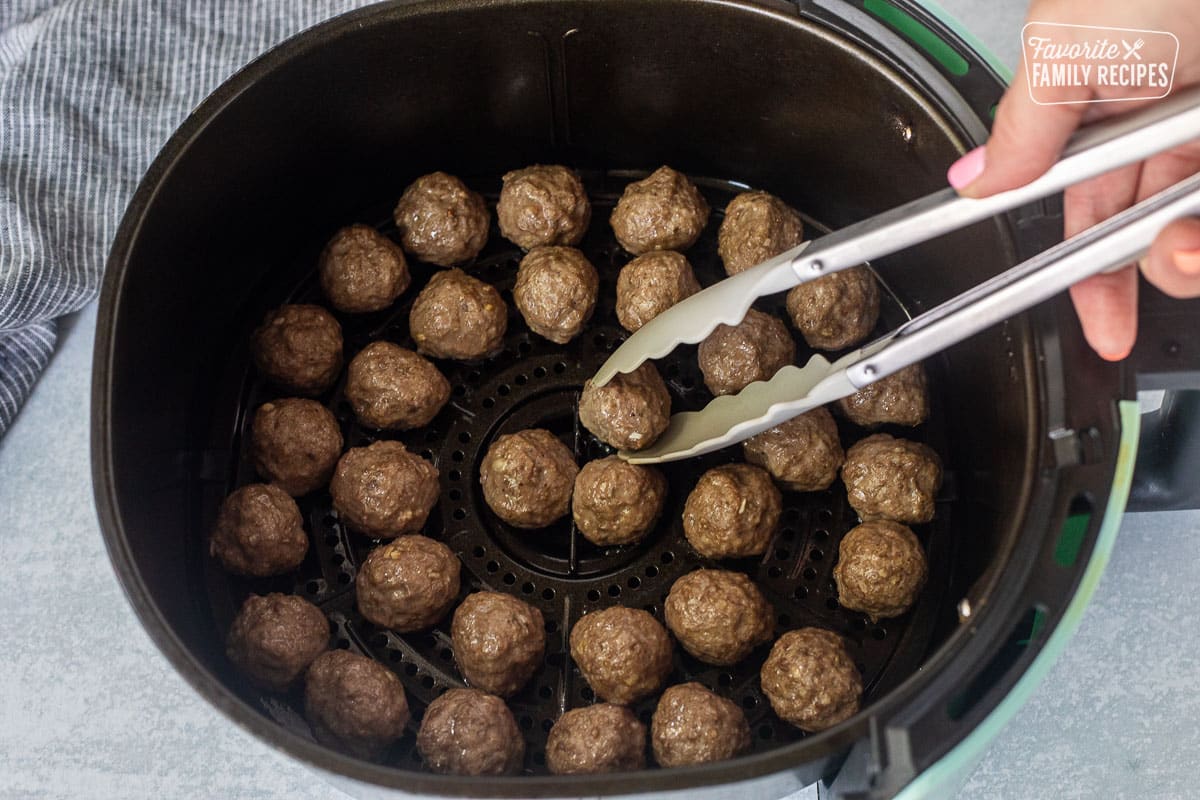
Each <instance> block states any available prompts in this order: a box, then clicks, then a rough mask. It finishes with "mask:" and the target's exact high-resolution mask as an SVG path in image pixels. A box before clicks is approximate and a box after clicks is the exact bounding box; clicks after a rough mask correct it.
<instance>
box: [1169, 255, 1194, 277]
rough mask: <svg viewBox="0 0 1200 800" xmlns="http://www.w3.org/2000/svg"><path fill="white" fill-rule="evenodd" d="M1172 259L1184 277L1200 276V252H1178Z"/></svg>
mask: <svg viewBox="0 0 1200 800" xmlns="http://www.w3.org/2000/svg"><path fill="white" fill-rule="evenodd" d="M1171 259H1172V260H1173V261H1174V262H1175V266H1176V267H1178V269H1179V271H1180V272H1182V273H1183V274H1184V275H1200V250H1176V251H1175V252H1174V253H1172V254H1171Z"/></svg>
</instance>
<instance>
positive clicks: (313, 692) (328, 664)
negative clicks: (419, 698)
mask: <svg viewBox="0 0 1200 800" xmlns="http://www.w3.org/2000/svg"><path fill="white" fill-rule="evenodd" d="M304 713H305V716H307V717H308V721H309V723H310V724H311V725H312V728H313V733H314V734H315V735H316V737H317V739H318V740H319V741H322V742H324V743H325V744H328V745H330V746H332V747H337V748H339V749H341V750H344V751H346V752H348V753H351V754H353V755H356V756H359V757H360V758H378V757H379V755H380V754H382V752H383V750H384V749H385V748H386V747H387V746H388V745H389V744H391V743H392V742H394V741H395V740H396V739H399V738H400V737H401V736H403V735H404V726H405V725H406V724H408V698H406V697H405V696H404V686H403V685H402V684H401V683H400V679H399V678H397V677H396V675H395V673H393V672H392V671H391V670H389V669H387V668H386V667H384V666H383V665H381V664H377V663H375V662H374V661H372V660H371V659H369V658H367V657H366V656H360V655H358V654H357V653H351V652H349V651H348V650H330V651H329V652H327V653H322V654H321V655H319V656H317V659H316V660H315V661H313V663H312V666H310V667H309V668H308V673H307V674H306V675H305V679H304Z"/></svg>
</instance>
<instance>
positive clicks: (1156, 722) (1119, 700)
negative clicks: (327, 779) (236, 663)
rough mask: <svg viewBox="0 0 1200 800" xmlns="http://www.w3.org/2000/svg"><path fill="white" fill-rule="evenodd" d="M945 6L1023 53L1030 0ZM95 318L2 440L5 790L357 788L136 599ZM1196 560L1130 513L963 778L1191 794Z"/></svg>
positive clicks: (977, 797) (75, 793)
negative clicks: (124, 590) (107, 534)
mask: <svg viewBox="0 0 1200 800" xmlns="http://www.w3.org/2000/svg"><path fill="white" fill-rule="evenodd" d="M944 5H945V6H946V7H947V8H948V9H949V10H950V11H952V12H953V13H956V14H957V15H959V16H960V17H961V18H962V19H964V20H966V21H967V22H968V24H969V26H970V27H971V28H972V29H973V30H975V31H976V32H977V33H978V34H979V35H980V36H981V38H983V39H984V41H985V42H986V43H988V44H989V46H991V47H992V48H993V49H994V50H995V51H996V52H998V53H999V54H1000V55H1001V56H1003V57H1004V58H1005V59H1006V60H1008V61H1010V62H1011V61H1013V60H1014V59H1015V58H1016V57H1017V53H1018V52H1019V51H1018V49H1017V45H1016V35H1017V30H1018V29H1019V26H1020V20H1021V16H1022V11H1021V8H1020V5H1021V4H1019V3H1014V2H1004V3H996V2H994V0H993V2H980V1H979V0H971V1H970V2H968V0H953V2H952V1H951V0H946V2H945V3H944ZM94 322H95V310H94V308H89V309H88V310H87V311H85V312H84V313H83V314H82V315H80V316H79V317H78V318H76V319H74V320H72V321H71V322H69V323H68V324H67V325H64V327H63V332H62V337H61V342H62V350H61V352H59V353H58V354H57V355H56V356H55V358H54V360H53V361H52V363H51V365H50V369H49V371H48V372H47V374H46V376H45V377H44V378H43V380H42V382H41V383H40V384H39V385H38V387H37V389H36V390H35V393H34V396H33V398H32V401H31V402H30V403H29V406H28V407H27V408H26V409H25V410H24V411H23V412H22V413H21V415H20V416H19V417H18V419H17V422H16V424H15V425H14V427H13V429H12V430H11V431H10V433H9V434H8V435H7V436H6V437H5V438H4V439H2V440H0V515H2V516H0V518H2V519H3V521H4V523H5V530H3V531H0V564H2V565H3V569H0V643H2V646H0V675H3V680H0V798H2V799H3V800H11V799H14V798H89V799H90V798H96V800H100V799H101V798H103V799H104V800H109V799H111V798H139V799H140V798H156V799H157V798H174V797H190V798H264V799H265V798H271V799H274V798H279V799H280V800H283V798H287V799H288V800H304V799H305V798H332V799H333V800H336V799H337V798H344V797H345V796H346V795H344V794H342V793H341V792H339V791H337V790H335V789H332V788H330V787H328V786H326V785H325V784H324V783H322V782H321V781H320V780H319V779H317V778H316V777H314V776H313V775H312V774H310V773H309V772H308V771H307V770H306V769H305V768H304V767H302V766H301V765H299V764H296V763H294V762H292V761H290V760H288V759H286V758H284V757H283V756H281V755H279V754H277V753H276V752H274V751H273V750H271V749H270V748H268V747H266V746H265V745H263V744H261V743H260V742H258V740H256V739H254V738H252V737H250V736H249V735H248V734H245V733H243V732H242V731H241V730H240V729H237V728H235V727H233V726H232V725H230V724H229V723H228V722H227V721H226V720H225V718H224V717H223V716H221V715H220V714H218V713H217V712H216V711H215V710H213V709H211V708H210V707H209V706H208V705H207V703H205V702H204V701H202V700H201V699H200V698H199V697H198V696H197V695H196V694H195V693H194V692H193V691H192V690H191V689H190V688H189V687H188V686H187V685H186V684H185V683H184V682H183V680H182V679H181V678H179V677H178V676H177V675H176V674H175V673H174V671H173V670H172V668H171V667H170V666H169V665H168V664H167V663H166V661H165V660H164V659H163V658H162V656H160V655H159V653H158V651H157V650H156V649H155V648H154V646H153V645H152V644H151V643H150V641H149V639H148V638H147V637H146V635H145V634H144V633H143V632H142V629H141V627H140V626H139V624H138V622H137V621H136V619H135V618H134V616H133V613H132V611H131V610H130V609H129V607H128V605H127V604H126V602H125V599H124V597H123V596H122V594H121V591H120V589H119V588H118V586H117V583H116V580H115V578H114V577H113V574H112V570H111V568H110V567H109V565H108V559H107V556H106V554H105V552H104V547H103V544H102V541H101V538H100V533H99V530H98V528H97V523H96V518H95V512H94V510H93V506H92V495H91V482H90V471H89V464H88V438H87V436H88V422H87V414H88V400H89V398H88V394H89V388H90V384H89V379H90V360H91V343H92V328H93V326H94ZM1197 564H1200V513H1195V512H1179V513H1171V514H1154V515H1142V516H1136V517H1129V518H1127V519H1126V521H1125V524H1124V526H1123V528H1122V532H1121V535H1120V538H1119V540H1118V543H1117V547H1116V552H1115V553H1114V557H1113V560H1112V564H1111V566H1110V567H1109V570H1108V573H1107V574H1106V576H1105V578H1104V580H1103V581H1102V583H1101V585H1100V587H1099V590H1098V592H1097V595H1096V598H1095V600H1094V602H1093V604H1092V606H1091V608H1090V609H1089V610H1088V612H1087V614H1086V616H1085V618H1084V621H1083V624H1082V626H1081V628H1080V631H1079V633H1078V635H1077V636H1076V637H1075V639H1074V640H1073V641H1072V642H1071V644H1070V645H1069V647H1068V649H1067V651H1066V653H1065V654H1064V657H1063V658H1062V660H1061V661H1060V662H1059V664H1058V665H1056V667H1055V668H1054V670H1053V671H1052V673H1051V674H1050V676H1049V678H1048V679H1047V681H1046V682H1045V683H1044V684H1043V685H1042V687H1041V688H1040V689H1039V690H1038V692H1037V693H1036V694H1035V695H1034V697H1033V699H1032V700H1031V701H1030V703H1029V704H1028V705H1027V706H1026V708H1025V709H1024V710H1023V711H1021V712H1020V713H1019V714H1018V715H1017V717H1016V719H1015V720H1014V721H1013V723H1012V724H1011V725H1010V726H1009V727H1008V728H1007V729H1006V730H1005V731H1004V733H1003V734H1001V736H1000V737H999V739H998V740H997V741H996V743H995V745H994V746H993V747H992V748H991V750H990V751H989V753H988V755H987V756H986V757H985V758H984V760H983V762H982V763H981V764H980V766H979V768H978V769H977V770H976V772H975V774H974V775H973V776H972V778H971V779H970V781H969V783H968V784H967V785H966V787H965V789H964V791H963V792H962V794H961V796H962V797H964V798H972V800H993V799H995V800H1001V799H1004V800H1007V799H1008V798H1016V797H1029V796H1035V797H1055V798H1063V799H1064V800H1065V799H1066V798H1124V797H1130V798H1132V797H1138V798H1143V797H1153V798H1186V797H1195V796H1196V795H1197V791H1196V790H1195V789H1194V788H1193V786H1192V782H1193V764H1194V763H1195V760H1196V753H1197V752H1200V741H1198V740H1200V729H1198V728H1197V726H1196V723H1195V720H1196V718H1197V716H1198V715H1200V695H1198V693H1197V691H1196V686H1197V685H1200V632H1198V629H1197V627H1196V625H1195V620H1196V619H1197V617H1198V616H1200V593H1197V592H1195V591H1193V590H1192V589H1191V587H1192V585H1193V584H1194V582H1195V570H1196V565H1197ZM806 794H808V793H806Z"/></svg>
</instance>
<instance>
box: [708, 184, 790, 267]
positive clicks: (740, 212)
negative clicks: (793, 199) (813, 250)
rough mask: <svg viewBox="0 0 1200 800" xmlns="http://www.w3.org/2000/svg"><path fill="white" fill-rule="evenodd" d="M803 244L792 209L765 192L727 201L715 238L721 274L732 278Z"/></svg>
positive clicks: (751, 193) (750, 193)
mask: <svg viewBox="0 0 1200 800" xmlns="http://www.w3.org/2000/svg"><path fill="white" fill-rule="evenodd" d="M803 241H804V222H803V221H802V220H801V219H800V215H799V214H797V213H796V211H795V209H793V208H792V207H791V206H789V205H788V204H787V203H785V202H783V201H782V200H780V199H779V198H778V197H776V196H774V195H772V194H767V193H766V192H744V193H742V194H739V195H738V196H737V197H735V198H733V199H732V200H730V201H729V205H728V206H726V207H725V219H724V220H722V221H721V230H720V232H719V233H718V234H717V253H718V254H719V255H720V256H721V260H722V261H723V262H725V272H726V273H727V274H729V275H736V274H738V273H739V272H745V271H746V270H748V269H750V268H751V267H754V266H757V265H758V264H761V263H762V262H764V261H766V260H767V259H768V258H772V257H774V256H777V255H779V254H780V253H782V252H784V251H786V250H791V249H792V248H793V247H796V246H797V245H799V244H800V243H801V242H803Z"/></svg>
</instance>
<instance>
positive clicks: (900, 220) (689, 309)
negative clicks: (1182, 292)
mask: <svg viewBox="0 0 1200 800" xmlns="http://www.w3.org/2000/svg"><path fill="white" fill-rule="evenodd" d="M1198 133H1200V86H1197V87H1193V88H1190V89H1186V90H1184V91H1181V92H1179V93H1177V94H1175V95H1173V96H1171V97H1170V98H1168V99H1166V100H1163V101H1162V102H1160V103H1156V104H1155V105H1152V106H1147V107H1146V108H1143V109H1140V110H1138V111H1135V112H1133V113H1130V114H1126V115H1123V116H1120V117H1113V118H1111V119H1108V120H1105V121H1104V122H1100V123H1097V124H1095V125H1089V126H1088V127H1087V128H1084V129H1082V130H1080V131H1078V132H1077V133H1076V134H1075V135H1074V136H1073V137H1072V139H1071V141H1070V142H1069V143H1068V145H1067V147H1066V148H1065V150H1064V153H1063V156H1062V158H1061V159H1060V160H1059V161H1058V163H1056V164H1055V165H1054V166H1052V167H1051V168H1050V169H1049V170H1047V171H1046V172H1045V173H1044V174H1043V175H1042V176H1041V177H1039V178H1037V179H1035V180H1034V181H1032V182H1031V183H1028V184H1026V185H1025V186H1021V187H1019V188H1017V189H1012V190H1009V191H1007V192H1001V193H999V194H996V195H992V196H990V197H985V198H981V199H972V198H966V197H960V196H959V195H958V194H957V193H956V192H955V191H954V190H953V189H943V190H941V191H938V192H934V193H933V194H930V195H927V196H925V197H922V198H919V199H917V200H914V201H912V202H910V203H907V204H905V205H902V206H899V207H897V208H894V209H892V210H890V211H885V212H883V213H882V214H878V215H876V216H874V217H871V218H869V219H865V220H862V221H861V222H857V223H855V224H853V225H849V226H847V227H845V228H842V229H840V230H838V231H834V232H833V233H830V234H828V235H826V236H822V237H821V238H819V239H816V240H814V241H811V242H804V243H803V244H801V245H800V246H798V247H795V248H793V249H791V250H789V251H787V252H785V253H781V254H780V255H778V256H775V257H774V258H771V259H768V260H767V261H764V262H763V263H762V264H759V265H758V266H756V267H752V268H751V269H749V270H746V271H745V272H742V273H739V274H737V275H734V276H733V277H731V278H726V279H725V280H723V281H721V282H720V283H716V284H713V285H712V286H710V287H708V288H707V289H705V290H703V291H701V292H699V293H698V294H696V295H693V296H692V297H690V298H688V299H687V300H684V301H683V302H681V303H678V304H677V305H675V306H672V307H671V308H669V309H667V310H666V311H664V312H663V313H662V314H660V315H659V316H657V317H655V318H654V319H652V320H651V321H650V322H648V323H647V324H646V325H644V326H643V327H642V328H641V329H640V330H638V331H637V333H635V334H633V335H632V336H630V337H629V338H628V339H627V340H626V341H625V342H624V343H623V344H622V345H621V346H620V347H619V348H617V350H616V352H614V353H613V354H612V355H611V356H609V358H608V360H607V361H605V363H604V364H603V365H602V366H601V367H600V369H599V370H598V371H597V372H596V375H595V377H594V378H593V379H592V381H593V384H594V385H595V386H603V385H604V384H605V383H607V382H608V381H609V380H611V379H612V377H613V376H614V375H615V374H616V373H618V372H631V371H633V370H634V369H637V367H638V366H639V365H641V364H642V363H643V362H644V361H646V360H647V359H651V358H660V357H662V356H665V355H666V354H667V353H669V352H671V351H672V350H673V349H674V348H675V347H677V346H679V345H680V344H685V343H693V344H694V343H696V342H700V341H702V340H703V339H704V338H705V337H706V336H708V335H709V334H710V333H712V331H713V330H715V329H716V328H717V326H718V325H721V324H729V325H734V324H737V322H738V321H739V320H741V319H742V317H744V316H745V314H746V310H747V309H749V308H750V306H751V304H752V303H753V302H754V300H755V299H756V298H758V297H761V296H763V295H766V294H773V293H775V292H781V291H784V290H786V289H790V288H791V287H793V286H795V285H797V284H800V283H805V282H807V281H810V280H815V279H817V278H820V277H822V276H824V275H828V274H830V273H832V272H837V271H839V270H843V269H848V268H850V267H853V266H856V265H858V264H861V263H863V262H864V261H870V260H872V259H875V258H879V257H881V256H886V255H888V254H890V253H894V252H896V251H898V250H903V249H905V248H907V247H911V246H912V245H914V244H919V243H921V242H925V241H928V240H930V239H934V238H936V237H938V236H942V235H944V234H946V233H949V232H951V231H953V230H957V229H959V228H962V227H964V226H966V225H970V224H972V223H975V222H980V221H982V220H985V219H988V218H989V217H992V216H994V215H996V214H998V213H1000V212H1003V211H1008V210H1010V209H1013V208H1017V207H1018V206H1021V205H1024V204H1026V203H1029V202H1031V201H1033V200H1037V199H1039V198H1042V197H1046V196H1047V195H1051V194H1055V193H1056V192H1059V191H1062V190H1063V189H1065V188H1066V187H1068V186H1071V185H1073V184H1076V183H1079V182H1080V181H1083V180H1086V179H1088V178H1094V177H1096V176H1097V175H1102V174H1104V173H1106V172H1109V171H1111V170H1113V169H1116V168H1117V167H1121V166H1124V165H1126V164H1132V163H1134V162H1137V161H1141V160H1143V159H1145V158H1147V157H1149V156H1151V155H1154V154H1155V153H1158V152H1161V151H1164V150H1168V149H1170V148H1172V147H1177V146H1178V145H1181V144H1184V143H1186V142H1188V141H1191V140H1192V139H1195V138H1196V136H1197V134H1198Z"/></svg>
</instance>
